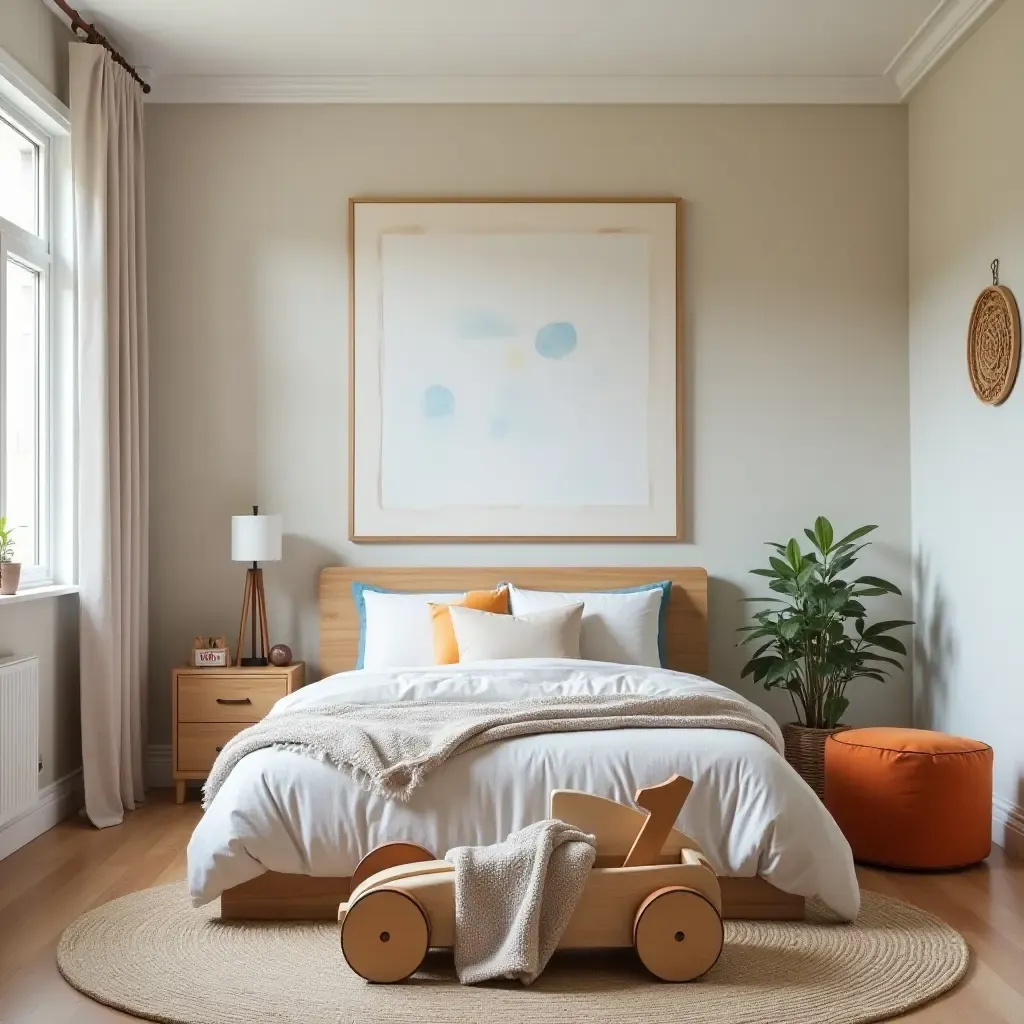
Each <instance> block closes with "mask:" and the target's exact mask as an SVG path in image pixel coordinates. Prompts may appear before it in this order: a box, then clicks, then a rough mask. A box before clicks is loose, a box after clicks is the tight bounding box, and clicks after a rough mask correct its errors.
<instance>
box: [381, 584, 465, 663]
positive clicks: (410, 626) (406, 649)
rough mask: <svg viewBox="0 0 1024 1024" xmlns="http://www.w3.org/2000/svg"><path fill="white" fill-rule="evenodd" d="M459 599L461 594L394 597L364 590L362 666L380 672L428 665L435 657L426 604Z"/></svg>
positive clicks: (432, 634)
mask: <svg viewBox="0 0 1024 1024" xmlns="http://www.w3.org/2000/svg"><path fill="white" fill-rule="evenodd" d="M463 596H464V595H463V594H462V593H457V594H452V593H447V594H396V593H381V592H380V591H377V590H369V589H366V590H364V591H363V607H364V611H365V615H366V622H365V626H364V633H363V663H362V667H363V668H365V669H370V670H371V671H380V670H382V669H388V668H420V667H422V666H426V665H430V666H432V665H433V664H434V662H435V657H434V626H433V623H432V622H431V619H430V607H429V606H430V602H431V601H434V602H436V603H442V604H447V603H448V602H449V601H458V600H459V599H460V598H461V597H463Z"/></svg>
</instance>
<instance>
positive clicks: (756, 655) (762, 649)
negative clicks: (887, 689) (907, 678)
mask: <svg viewBox="0 0 1024 1024" xmlns="http://www.w3.org/2000/svg"><path fill="white" fill-rule="evenodd" d="M773 643H775V641H774V640H769V641H768V643H766V644H761V646H760V647H758V649H757V650H756V651H754V654H753V657H752V658H751V660H753V658H760V657H761V655H762V654H764V652H765V651H767V650H768V648H769V647H771V645H772V644H773ZM895 664H897V665H898V664H899V662H898V661H897V662H895Z"/></svg>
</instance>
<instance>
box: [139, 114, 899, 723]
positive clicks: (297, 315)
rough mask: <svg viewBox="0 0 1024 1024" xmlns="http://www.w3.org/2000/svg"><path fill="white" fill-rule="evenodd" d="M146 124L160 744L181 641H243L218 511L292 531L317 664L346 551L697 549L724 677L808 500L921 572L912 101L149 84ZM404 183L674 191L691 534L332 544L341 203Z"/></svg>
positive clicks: (343, 467) (377, 555) (888, 697)
mask: <svg viewBox="0 0 1024 1024" xmlns="http://www.w3.org/2000/svg"><path fill="white" fill-rule="evenodd" d="M146 124H147V129H146V130H147V153H146V162H147V191H148V195H147V203H148V211H149V213H148V218H149V223H148V228H149V287H150V293H149V294H150V324H151V333H152V349H153V352H152V470H153V502H152V536H153V538H154V544H153V552H152V609H151V625H152V662H151V664H152V680H153V700H152V707H153V715H152V719H151V720H152V723H153V726H152V737H153V739H154V741H156V742H166V740H167V737H168V734H169V726H168V710H169V701H168V695H167V682H166V680H167V676H168V673H169V670H170V668H171V666H172V665H173V664H175V663H176V662H179V661H180V660H181V659H182V658H183V657H184V656H185V655H186V653H187V651H188V649H189V646H190V641H191V638H192V637H193V636H194V635H196V634H198V633H203V632H207V633H215V632H224V633H228V634H230V635H231V637H232V642H233V640H234V631H235V630H237V622H238V618H237V616H238V611H239V605H240V601H241V591H242V582H243V572H242V567H241V566H236V565H234V564H232V563H231V562H230V561H229V516H230V515H232V514H233V513H244V512H246V511H247V510H248V507H249V505H250V503H251V502H254V501H255V502H259V503H260V505H261V506H262V507H263V508H264V509H265V510H267V511H277V512H280V513H282V514H283V516H284V521H285V524H286V532H287V534H288V537H287V538H286V544H285V558H284V561H283V562H282V563H280V564H279V565H274V566H270V567H268V569H267V588H268V592H269V599H270V603H271V622H272V627H273V629H272V632H273V634H274V639H275V640H285V641H287V642H290V643H292V645H293V646H294V647H295V649H296V651H297V653H298V655H299V656H302V657H305V658H307V659H310V660H311V661H315V659H316V619H315V603H316V596H315V586H316V574H317V570H318V569H319V568H320V567H322V566H324V565H328V564H336V563H339V562H345V563H356V564H427V565H429V564H431V563H434V562H436V563H451V564H474V563H475V564H488V563H489V564H502V563H504V564H511V565H514V564H516V563H518V564H531V563H556V564H557V563H561V564H588V563H589V564H602V563H607V564H638V563H649V564H652V565H653V564H659V563H665V562H670V563H673V564H679V565H690V564H700V565H705V566H707V567H708V569H709V570H710V572H711V573H712V575H713V577H714V579H713V582H712V590H711V622H712V627H711V632H712V638H711V651H712V654H711V660H712V674H713V675H714V676H715V678H717V679H720V680H722V681H724V682H727V683H737V681H738V676H739V668H740V666H741V665H742V661H743V654H742V652H740V651H737V650H736V648H735V647H734V643H735V640H736V634H735V632H734V630H735V628H736V627H737V626H739V625H740V624H741V623H742V621H743V614H744V609H743V606H740V605H738V604H737V599H738V598H739V597H740V596H742V595H743V594H744V593H748V592H750V591H752V590H756V589H757V587H756V585H753V586H752V581H753V579H754V578H753V577H749V576H747V574H746V570H747V569H748V568H749V567H751V566H755V565H759V564H761V563H762V561H763V560H764V559H765V552H766V549H765V548H764V547H763V544H762V542H763V541H765V540H768V539H774V538H780V537H781V538H788V537H789V536H791V535H792V534H793V533H795V532H798V531H799V528H800V527H801V526H802V525H804V524H805V523H807V522H809V521H810V520H811V519H812V518H813V517H814V516H815V515H816V514H818V513H825V514H828V515H830V516H832V517H833V518H834V519H835V521H836V524H837V526H838V527H839V528H842V527H852V526H856V525H860V524H861V523H865V522H874V523H879V524H881V525H882V527H883V528H882V530H881V531H880V540H881V543H880V544H879V545H878V546H877V547H876V548H875V549H874V550H873V553H872V556H871V558H870V559H866V560H865V562H866V565H865V569H866V570H868V571H869V570H874V571H876V572H878V573H880V574H882V575H886V576H889V577H891V578H893V579H894V580H896V581H897V582H899V583H900V584H901V585H906V584H907V581H908V577H909V528H910V508H909V493H908V485H907V480H908V475H909V462H908V440H907V439H908V405H907V351H906V344H907V340H906V332H907V322H906V304H907V284H906V267H907V175H906V171H907V168H906V110H905V109H903V108H900V107H873V108H857V107H840V108H825V107H788V108H783V107H757V108H743V107H688V108H681V107H680V108H672V107H658V108H644V107H620V108H604V107H550V106H549V107H511V106H508V107H494V108H490V107H455V106H451V107H416V108H410V107H381V106H374V107H357V106H230V107H229V106H191V107H190V106H160V105H150V106H149V107H147V111H146ZM417 192H418V193H421V194H424V193H425V194H431V195H446V194H450V195H459V194H481V195H484V194H526V195H529V194H531V193H532V194H557V195H566V196H572V195H587V194H616V193H622V194H630V193H647V194H651V193H657V194H664V193H671V194H678V195H681V196H683V197H685V199H686V201H687V208H686V219H687V226H686V269H685V288H686V359H685V362H686V413H685V422H686V466H685V485H686V517H687V537H688V543H685V544H680V545H642V546H629V545H608V546H574V545H568V546H540V545H538V546H530V545H524V546H514V545H509V546H504V547H486V546H474V545H463V546H458V545H448V546H432V547H431V546H422V547H413V546H410V547H380V546H372V547H354V546H352V545H350V544H349V543H348V542H347V540H346V536H347V524H346V493H347V447H346V415H347V413H346V401H347V399H346V391H347V381H346V355H345V353H346V343H347V342H346V331H347V326H346V325H347V316H346V309H347V278H346V253H345V232H346V216H347V210H346V201H347V198H348V196H350V195H359V194H372V193H378V194H380V193H390V194H409V193H417ZM880 607H881V608H882V609H883V610H884V611H885V612H886V613H889V612H891V613H893V614H894V615H899V616H901V617H902V616H904V615H905V614H906V613H907V612H908V611H909V608H908V607H907V606H906V603H905V602H901V601H892V602H890V603H889V605H888V606H887V607H886V606H884V605H881V606H880ZM859 691H860V692H859V694H858V697H857V700H856V702H855V704H854V708H853V712H852V714H851V716H850V719H851V721H894V722H903V721H907V720H909V716H910V693H909V685H908V683H907V682H906V681H905V680H903V679H897V680H894V681H892V682H890V683H889V684H888V686H886V687H884V688H883V687H882V686H879V685H877V684H875V683H865V684H864V685H862V686H860V687H859ZM745 692H753V691H752V690H750V689H746V688H745ZM760 695H761V696H762V697H766V695H764V694H763V691H760ZM768 703H769V704H770V706H771V707H773V708H774V709H776V710H777V711H778V713H779V714H780V715H785V714H786V709H787V705H788V702H786V701H784V700H779V701H771V702H768Z"/></svg>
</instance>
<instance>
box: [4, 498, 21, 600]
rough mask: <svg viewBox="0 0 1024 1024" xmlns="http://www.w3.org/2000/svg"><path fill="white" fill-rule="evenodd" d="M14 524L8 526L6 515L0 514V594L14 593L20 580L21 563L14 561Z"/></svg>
mask: <svg viewBox="0 0 1024 1024" xmlns="http://www.w3.org/2000/svg"><path fill="white" fill-rule="evenodd" d="M16 529H17V527H16V526H11V527H8V525H7V516H0V594H6V595H8V596H10V595H11V594H16V593H17V592H18V584H19V583H20V582H21V563H20V562H15V561H14V538H13V536H12V534H13V533H14V531H15V530H16Z"/></svg>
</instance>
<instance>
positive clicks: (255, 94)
mask: <svg viewBox="0 0 1024 1024" xmlns="http://www.w3.org/2000/svg"><path fill="white" fill-rule="evenodd" d="M147 101H148V102H150V103H605V104H618V103H623V104H638V103H649V104H657V103H666V104H677V103H700V104H713V103H743V104H748V103H787V104H788V103H797V104H803V103H813V104H828V103H870V104H878V103H899V102H900V95H899V92H898V91H897V89H896V86H895V85H894V84H893V82H892V80H891V79H889V78H887V77H886V76H884V75H865V76H841V75H835V76H827V75H825V76H798V75H787V76H782V75H779V76H748V75H713V76H694V75H674V76H664V75H661V76H658V75H572V76H570V75H564V76H561V75H515V76H497V75H494V76H467V75H448V76H442V75H431V76H427V75H423V76H415V75H364V76H356V75H284V76H281V75H278V76H274V75H261V76H242V75H235V76H233V75H216V76H214V75H210V76H207V75H194V76H193V75H169V76H163V77H160V76H157V77H156V78H155V80H154V82H153V91H152V93H150V95H149V96H148V97H147Z"/></svg>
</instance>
